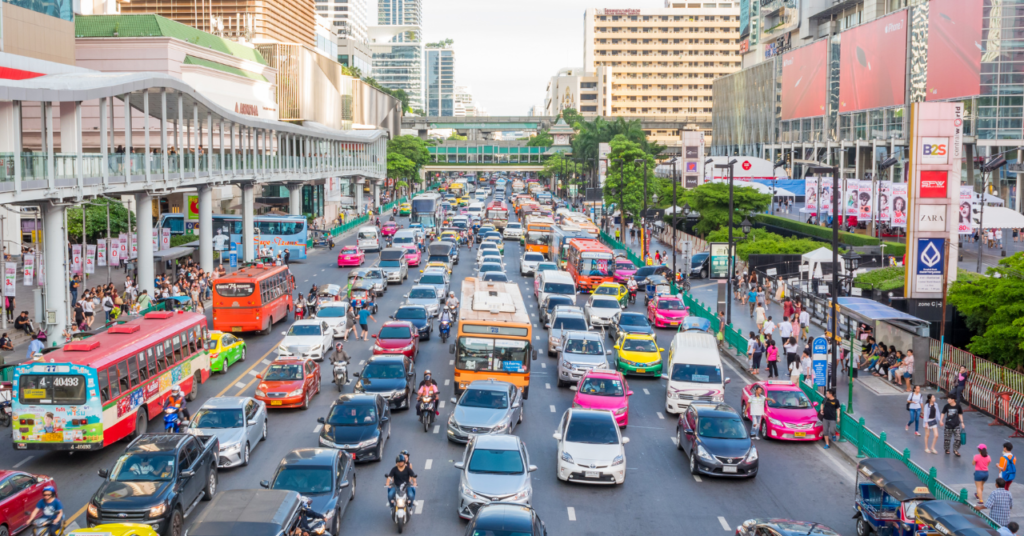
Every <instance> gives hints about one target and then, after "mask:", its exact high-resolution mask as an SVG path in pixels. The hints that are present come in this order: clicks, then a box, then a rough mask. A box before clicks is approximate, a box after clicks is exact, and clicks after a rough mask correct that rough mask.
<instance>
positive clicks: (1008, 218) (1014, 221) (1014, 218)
mask: <svg viewBox="0 0 1024 536" xmlns="http://www.w3.org/2000/svg"><path fill="white" fill-rule="evenodd" d="M974 222H975V226H977V224H978V215H977V214H976V215H975V216H974ZM981 223H982V226H983V227H984V228H985V229H1021V228H1024V214H1021V213H1020V212H1017V211H1016V210H1013V209H1011V208H1006V207H985V214H984V221H983V222H981Z"/></svg>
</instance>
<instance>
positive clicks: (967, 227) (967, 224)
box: [956, 185, 974, 234]
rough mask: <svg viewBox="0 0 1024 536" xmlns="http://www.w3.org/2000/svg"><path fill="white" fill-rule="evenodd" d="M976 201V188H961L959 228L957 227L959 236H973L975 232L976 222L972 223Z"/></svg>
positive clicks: (962, 186)
mask: <svg viewBox="0 0 1024 536" xmlns="http://www.w3.org/2000/svg"><path fill="white" fill-rule="evenodd" d="M973 200H974V188H972V187H970V186H964V185H961V186H960V208H959V212H960V217H959V222H960V224H959V226H958V227H957V231H956V232H957V233H958V234H971V232H972V231H973V230H974V222H972V221H971V211H972V209H973V205H972V202H973Z"/></svg>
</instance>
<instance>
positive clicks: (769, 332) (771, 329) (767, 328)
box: [762, 316, 778, 339]
mask: <svg viewBox="0 0 1024 536" xmlns="http://www.w3.org/2000/svg"><path fill="white" fill-rule="evenodd" d="M777 327H778V326H776V325H775V322H774V321H772V317H771V316H769V317H768V321H767V322H765V323H764V325H763V326H762V331H763V332H764V335H765V337H768V338H769V339H772V338H774V337H773V336H774V335H775V328H777Z"/></svg>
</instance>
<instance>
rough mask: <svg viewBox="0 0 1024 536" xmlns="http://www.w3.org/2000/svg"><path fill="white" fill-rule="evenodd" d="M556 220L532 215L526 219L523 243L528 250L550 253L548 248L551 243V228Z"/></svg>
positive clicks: (545, 254)
mask: <svg viewBox="0 0 1024 536" xmlns="http://www.w3.org/2000/svg"><path fill="white" fill-rule="evenodd" d="M554 226H555V221H554V220H552V219H551V218H542V217H537V216H531V217H529V218H527V219H526V235H525V237H524V239H523V243H524V244H525V245H526V251H536V252H537V253H543V254H544V256H545V257H546V256H547V255H548V248H549V247H550V245H551V229H552V228H553V227H554Z"/></svg>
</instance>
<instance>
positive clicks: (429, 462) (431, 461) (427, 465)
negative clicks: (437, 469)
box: [423, 459, 434, 471]
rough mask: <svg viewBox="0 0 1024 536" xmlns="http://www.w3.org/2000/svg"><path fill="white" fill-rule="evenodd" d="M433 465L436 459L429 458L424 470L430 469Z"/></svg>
mask: <svg viewBox="0 0 1024 536" xmlns="http://www.w3.org/2000/svg"><path fill="white" fill-rule="evenodd" d="M433 465H434V460H429V459H428V460H427V462H426V463H424V464H423V470H424V471H429V470H430V468H431V467H432V466H433Z"/></svg>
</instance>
